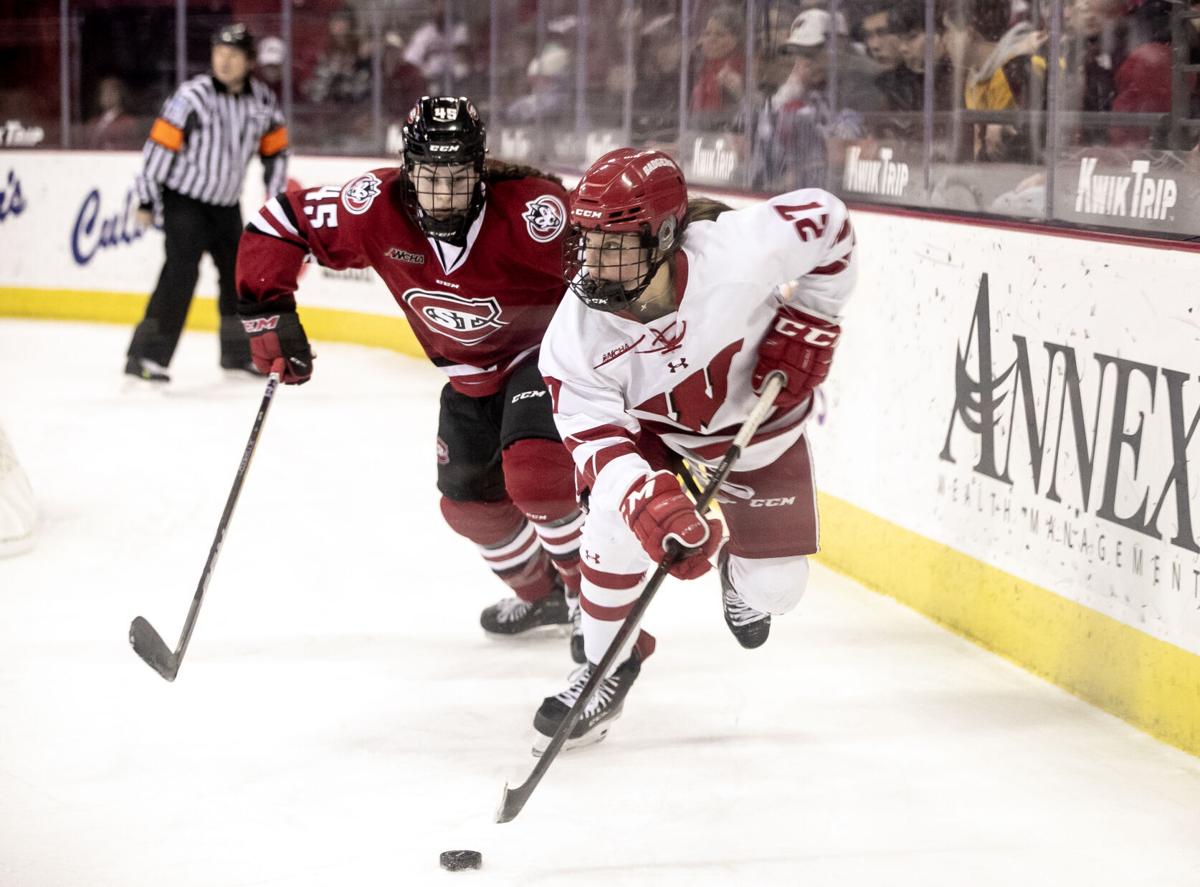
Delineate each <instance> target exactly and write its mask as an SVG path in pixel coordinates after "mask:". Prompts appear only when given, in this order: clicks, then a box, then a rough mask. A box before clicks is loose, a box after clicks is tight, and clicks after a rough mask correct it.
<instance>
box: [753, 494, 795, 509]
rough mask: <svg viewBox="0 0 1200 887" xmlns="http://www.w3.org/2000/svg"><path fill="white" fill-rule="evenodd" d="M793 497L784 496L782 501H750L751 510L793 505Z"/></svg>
mask: <svg viewBox="0 0 1200 887" xmlns="http://www.w3.org/2000/svg"><path fill="white" fill-rule="evenodd" d="M795 504H796V497H795V496H786V497H784V498H782V499H751V500H750V507H751V508H778V507H779V506H780V505H795Z"/></svg>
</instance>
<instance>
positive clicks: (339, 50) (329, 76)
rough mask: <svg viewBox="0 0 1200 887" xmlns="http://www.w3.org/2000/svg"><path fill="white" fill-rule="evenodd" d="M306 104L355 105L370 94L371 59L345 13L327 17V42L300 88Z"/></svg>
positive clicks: (342, 11)
mask: <svg viewBox="0 0 1200 887" xmlns="http://www.w3.org/2000/svg"><path fill="white" fill-rule="evenodd" d="M302 91H303V93H304V97H305V98H307V99H308V100H309V101H310V102H318V103H326V102H327V103H330V104H338V105H343V104H355V103H357V102H360V101H362V100H363V99H365V98H366V97H367V96H369V95H370V94H371V56H370V51H369V47H366V46H364V45H363V44H362V43H361V42H360V41H359V39H358V35H357V34H355V33H354V19H353V17H352V16H351V14H350V13H349V12H348V11H346V10H341V11H339V12H336V13H334V14H333V15H331V16H330V17H329V42H328V43H327V44H326V46H325V52H324V53H323V54H322V55H321V57H320V58H319V59H318V60H317V67H316V69H315V70H314V71H313V75H312V77H310V78H309V79H308V80H307V81H306V82H305V84H304V87H303V90H302Z"/></svg>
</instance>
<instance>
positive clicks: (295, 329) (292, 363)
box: [242, 310, 315, 385]
mask: <svg viewBox="0 0 1200 887" xmlns="http://www.w3.org/2000/svg"><path fill="white" fill-rule="evenodd" d="M242 326H243V327H244V328H245V330H246V335H247V336H249V337H250V357H251V358H253V360H254V365H255V366H256V367H258V369H259V371H260V372H261V373H263V374H266V373H269V372H271V366H272V364H274V363H275V361H277V360H280V359H282V360H283V362H284V370H283V376H282V377H281V379H282V380H283V383H284V384H285V385H303V384H304V383H305V382H307V381H308V380H309V379H311V378H312V371H313V358H314V357H315V355H314V354H313V353H312V349H311V348H309V347H308V336H306V335H304V327H302V326H301V325H300V319H299V318H298V317H296V312H295V311H287V310H281V311H275V312H270V313H266V314H243V315H242Z"/></svg>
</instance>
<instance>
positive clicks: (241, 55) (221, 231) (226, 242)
mask: <svg viewBox="0 0 1200 887" xmlns="http://www.w3.org/2000/svg"><path fill="white" fill-rule="evenodd" d="M253 64H254V39H253V38H252V37H251V35H250V33H249V32H248V31H247V30H246V26H245V25H240V24H235V25H227V26H225V27H223V28H221V29H220V30H219V31H217V33H216V34H215V35H214V36H213V46H212V72H211V73H208V74H201V75H199V76H197V77H193V78H192V79H191V80H188V81H187V82H186V83H184V84H183V85H182V86H180V87H179V89H177V90H176V91H175V93H174V95H172V96H171V97H170V98H169V99H168V100H167V102H166V104H165V105H163V109H162V113H161V114H160V115H159V117H158V119H156V120H155V121H154V126H153V127H152V128H151V129H150V138H149V139H147V141H146V146H145V148H143V150H142V162H143V165H142V172H141V174H140V175H139V176H138V181H137V188H138V200H139V207H138V222H139V224H141V225H142V226H147V225H150V224H152V223H153V221H154V215H155V210H156V209H161V213H162V227H163V235H164V246H165V249H166V261H165V262H164V263H163V268H162V272H161V273H160V274H159V276H158V285H157V286H155V288H154V292H153V294H152V295H151V296H150V301H149V303H147V305H146V316H145V317H144V318H143V319H142V322H141V323H139V324H138V325H137V327H136V329H134V332H133V341H132V342H130V344H129V351H128V360H127V362H126V364H125V372H126V373H128V374H129V375H131V376H136V377H138V378H141V379H146V380H148V381H151V382H169V381H170V376H168V375H167V367H168V366H169V365H170V363H171V357H172V356H173V355H174V353H175V347H176V346H177V345H178V344H179V336H180V334H181V333H182V332H183V324H184V320H185V319H186V318H187V312H188V307H189V306H190V305H191V302H192V295H193V293H194V292H195V289H196V278H197V277H198V276H199V273H200V257H201V256H202V255H203V254H204V253H205V252H208V253H209V254H210V255H211V256H212V258H213V263H214V264H215V265H216V266H217V274H218V276H219V278H220V298H219V300H218V302H217V306H218V309H219V311H220V314H221V329H220V341H221V366H222V367H224V368H225V369H227V370H240V371H244V372H248V373H253V374H255V375H258V371H257V370H255V369H254V364H253V362H252V361H251V360H250V348H249V344H248V342H247V339H246V334H245V332H244V331H243V329H242V325H241V322H240V321H239V320H238V317H237V304H236V291H235V288H234V267H235V264H236V260H237V247H238V240H239V238H240V237H241V233H242V214H241V210H240V209H239V206H238V201H239V199H240V198H241V195H242V184H243V182H244V181H245V179H246V166H247V164H249V162H250V158H251V156H252V155H253V154H254V153H255V152H257V153H258V155H259V156H260V157H261V158H262V162H263V171H264V175H263V178H264V180H265V182H266V187H267V197H268V198H271V197H274V196H275V195H276V194H278V193H279V192H280V191H282V190H283V189H284V184H285V182H286V181H287V147H288V137H287V128H286V127H285V126H284V120H283V113H282V111H281V110H280V108H279V105H278V104H277V103H276V101H275V95H274V93H273V92H272V91H271V89H270V88H269V87H268V86H267V85H266V84H265V83H263V82H261V81H259V80H256V79H255V78H254V77H252V76H251V74H250V70H251V68H252V66H253Z"/></svg>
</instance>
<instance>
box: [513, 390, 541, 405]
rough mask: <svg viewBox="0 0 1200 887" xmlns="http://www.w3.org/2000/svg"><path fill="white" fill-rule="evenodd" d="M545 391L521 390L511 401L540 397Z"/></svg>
mask: <svg viewBox="0 0 1200 887" xmlns="http://www.w3.org/2000/svg"><path fill="white" fill-rule="evenodd" d="M545 393H546V392H545V391H522V392H521V393H520V394H518V395H517V396H516V397H514V398H513V399H512V402H513V403H516V402H517V401H518V400H524V399H525V398H527V397H541V396H542V395H543V394H545Z"/></svg>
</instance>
